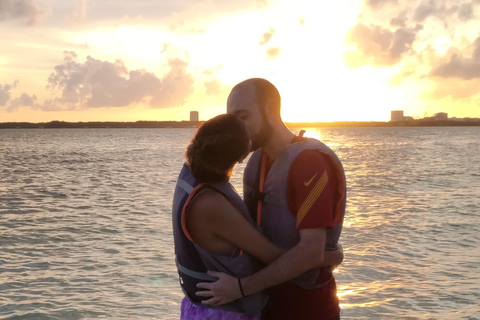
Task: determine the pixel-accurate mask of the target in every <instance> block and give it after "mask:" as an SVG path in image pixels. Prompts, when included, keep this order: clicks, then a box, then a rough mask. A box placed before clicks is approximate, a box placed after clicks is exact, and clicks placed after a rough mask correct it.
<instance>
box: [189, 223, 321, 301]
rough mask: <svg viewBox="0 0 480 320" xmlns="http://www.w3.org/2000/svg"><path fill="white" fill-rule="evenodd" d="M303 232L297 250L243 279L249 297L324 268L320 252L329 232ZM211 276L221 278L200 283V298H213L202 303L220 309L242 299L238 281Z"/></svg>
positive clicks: (216, 274) (315, 230) (222, 276)
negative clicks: (309, 271) (318, 268)
mask: <svg viewBox="0 0 480 320" xmlns="http://www.w3.org/2000/svg"><path fill="white" fill-rule="evenodd" d="M299 232H300V241H299V243H298V244H297V245H296V246H295V247H293V248H292V249H290V250H288V251H287V252H285V253H284V254H283V255H281V256H280V257H279V258H278V259H276V260H275V261H274V262H272V263H271V264H270V265H268V266H267V267H265V268H263V269H262V270H260V271H258V272H257V273H255V274H253V275H251V276H248V277H245V278H242V279H241V284H242V288H243V292H244V293H245V295H251V294H254V293H256V292H259V291H261V290H264V289H266V288H268V287H272V286H274V285H277V284H280V283H282V282H286V281H289V280H291V279H293V278H295V277H297V276H299V275H301V274H302V273H304V272H306V271H308V270H310V269H313V268H316V267H318V266H320V265H322V263H323V259H324V252H323V250H319V248H325V237H326V229H325V228H316V229H302V230H300V231H299ZM209 273H210V274H211V275H213V276H216V277H219V280H218V281H216V282H214V283H199V284H198V285H197V287H198V288H203V289H206V290H205V291H198V292H197V295H198V296H202V297H211V298H210V299H208V300H205V301H203V302H202V303H204V304H208V305H212V306H218V305H222V304H225V303H228V302H231V301H233V300H236V299H238V298H241V297H242V296H241V293H240V290H239V286H238V280H237V279H235V278H233V277H231V276H229V275H226V274H223V273H219V272H209Z"/></svg>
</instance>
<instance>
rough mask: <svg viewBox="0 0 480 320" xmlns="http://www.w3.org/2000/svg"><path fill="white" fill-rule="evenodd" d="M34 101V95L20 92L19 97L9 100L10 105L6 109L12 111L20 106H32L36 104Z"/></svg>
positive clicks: (35, 99) (35, 100)
mask: <svg viewBox="0 0 480 320" xmlns="http://www.w3.org/2000/svg"><path fill="white" fill-rule="evenodd" d="M36 102H37V96H36V95H28V94H26V93H22V94H21V96H20V97H19V98H16V99H13V100H12V101H10V106H9V107H8V108H7V111H8V112H13V111H15V110H17V109H18V108H19V107H22V106H26V107H34V106H35V105H36Z"/></svg>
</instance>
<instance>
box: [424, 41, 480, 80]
mask: <svg viewBox="0 0 480 320" xmlns="http://www.w3.org/2000/svg"><path fill="white" fill-rule="evenodd" d="M473 46H474V50H473V54H472V57H470V58H463V57H462V56H461V55H460V53H455V54H452V56H451V57H450V61H448V62H447V63H445V64H442V65H440V66H439V67H437V68H435V69H434V70H433V71H432V73H431V76H434V77H441V78H460V79H463V80H471V79H479V78H480V37H479V38H477V39H476V40H475V42H474V43H473Z"/></svg>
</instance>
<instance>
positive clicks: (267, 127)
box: [250, 116, 273, 151]
mask: <svg viewBox="0 0 480 320" xmlns="http://www.w3.org/2000/svg"><path fill="white" fill-rule="evenodd" d="M272 134H273V127H272V125H271V124H270V123H269V122H268V120H267V119H266V117H265V116H262V124H261V126H260V131H259V132H258V133H256V134H255V135H252V136H251V138H250V139H251V140H252V150H251V151H255V150H257V149H258V148H261V147H263V146H264V145H265V143H266V142H267V141H268V140H269V139H270V138H271V137H272Z"/></svg>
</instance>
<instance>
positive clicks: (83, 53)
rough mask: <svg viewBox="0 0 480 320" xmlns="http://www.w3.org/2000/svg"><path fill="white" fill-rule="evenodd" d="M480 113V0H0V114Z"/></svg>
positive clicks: (41, 118) (306, 116) (299, 118)
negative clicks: (275, 103)
mask: <svg viewBox="0 0 480 320" xmlns="http://www.w3.org/2000/svg"><path fill="white" fill-rule="evenodd" d="M253 77H261V78H265V79H268V80H270V81H271V82H272V83H273V84H274V85H275V86H276V87H277V88H278V89H279V91H280V94H281V97H282V117H283V120H284V121H287V122H307V121H308V122H314V121H388V120H389V119H390V111H391V110H404V112H405V115H408V116H413V117H424V116H426V115H427V116H430V115H433V114H434V113H437V112H447V113H448V115H449V117H459V118H463V117H480V0H429V1H423V0H415V1H414V0H335V1H318V0H242V1H240V0H161V1H158V0H136V1H128V0H95V1H94V0H76V1H75V0H0V122H48V121H54V120H59V121H71V122H78V121H139V120H149V121H168V120H173V121H181V120H188V119H189V115H190V111H199V114H200V120H207V119H209V118H211V117H213V116H215V115H218V114H221V113H224V112H225V109H226V100H227V97H228V94H229V92H230V89H231V88H232V87H233V86H234V85H235V84H236V83H238V82H241V81H243V80H245V79H248V78H253Z"/></svg>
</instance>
